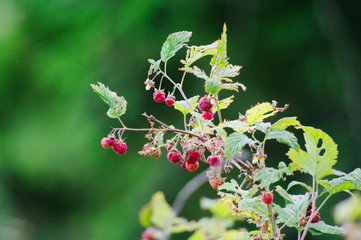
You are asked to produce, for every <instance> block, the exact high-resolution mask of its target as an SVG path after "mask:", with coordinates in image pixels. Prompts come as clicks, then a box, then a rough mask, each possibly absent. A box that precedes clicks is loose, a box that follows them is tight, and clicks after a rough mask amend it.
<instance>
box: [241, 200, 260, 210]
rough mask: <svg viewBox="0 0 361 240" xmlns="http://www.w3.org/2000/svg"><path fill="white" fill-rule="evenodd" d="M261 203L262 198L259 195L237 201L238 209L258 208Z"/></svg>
mask: <svg viewBox="0 0 361 240" xmlns="http://www.w3.org/2000/svg"><path fill="white" fill-rule="evenodd" d="M261 204H262V200H261V199H260V198H259V197H254V198H246V199H242V200H241V201H239V202H238V209H239V210H243V211H246V210H254V209H257V208H259V205H261Z"/></svg>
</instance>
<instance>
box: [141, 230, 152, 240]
mask: <svg viewBox="0 0 361 240" xmlns="http://www.w3.org/2000/svg"><path fill="white" fill-rule="evenodd" d="M142 240H154V238H153V234H152V233H151V232H150V231H149V230H148V229H147V230H145V231H144V232H143V233H142Z"/></svg>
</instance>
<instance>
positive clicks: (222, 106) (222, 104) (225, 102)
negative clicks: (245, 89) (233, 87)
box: [212, 95, 234, 113]
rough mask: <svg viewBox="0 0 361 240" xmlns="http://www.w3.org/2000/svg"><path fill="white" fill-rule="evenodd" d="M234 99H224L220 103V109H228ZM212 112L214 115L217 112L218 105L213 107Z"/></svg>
mask: <svg viewBox="0 0 361 240" xmlns="http://www.w3.org/2000/svg"><path fill="white" fill-rule="evenodd" d="M233 98H234V95H232V96H230V97H228V98H225V99H222V100H220V101H219V102H218V106H219V109H221V110H222V109H226V108H228V106H229V105H230V104H231V103H232V102H233ZM212 111H213V112H214V113H216V112H217V106H216V104H214V105H213V108H212Z"/></svg>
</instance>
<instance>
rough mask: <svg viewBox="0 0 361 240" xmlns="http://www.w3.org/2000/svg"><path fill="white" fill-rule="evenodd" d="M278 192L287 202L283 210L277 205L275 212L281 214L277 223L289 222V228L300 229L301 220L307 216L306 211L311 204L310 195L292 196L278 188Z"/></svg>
mask: <svg viewBox="0 0 361 240" xmlns="http://www.w3.org/2000/svg"><path fill="white" fill-rule="evenodd" d="M276 191H277V192H278V193H279V194H280V195H281V197H283V198H284V199H285V201H286V206H285V207H284V208H281V207H280V206H278V205H275V207H274V210H275V211H276V212H278V213H279V215H278V217H277V223H285V222H287V224H286V225H287V226H289V227H298V221H299V219H300V218H301V217H302V216H304V215H305V212H306V209H307V207H308V204H309V197H310V195H309V193H306V194H304V195H291V194H288V193H287V191H286V190H284V189H283V188H282V187H280V186H277V187H276Z"/></svg>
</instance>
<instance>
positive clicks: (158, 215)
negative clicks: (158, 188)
mask: <svg viewBox="0 0 361 240" xmlns="http://www.w3.org/2000/svg"><path fill="white" fill-rule="evenodd" d="M150 205H151V208H152V216H151V222H152V223H153V224H154V225H156V226H158V227H160V228H164V227H166V226H167V225H169V223H170V222H173V220H174V219H175V218H176V213H175V212H174V211H173V210H172V208H171V207H170V206H169V204H168V203H167V201H166V200H165V197H164V194H163V193H162V192H156V193H154V194H153V196H152V199H151V201H150Z"/></svg>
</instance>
